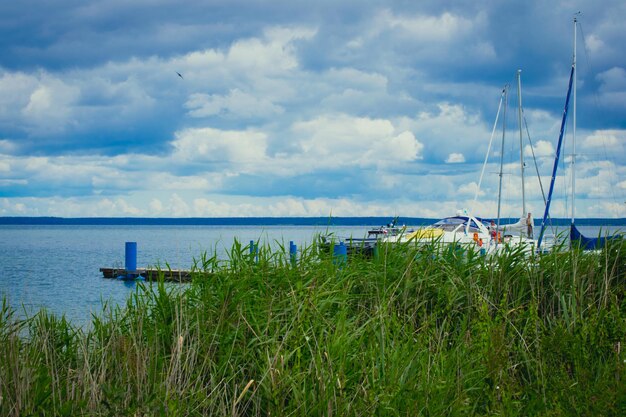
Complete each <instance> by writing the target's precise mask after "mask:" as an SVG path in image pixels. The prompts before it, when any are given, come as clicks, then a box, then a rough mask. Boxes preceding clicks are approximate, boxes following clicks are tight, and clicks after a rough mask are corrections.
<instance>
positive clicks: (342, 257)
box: [333, 242, 348, 265]
mask: <svg viewBox="0 0 626 417" xmlns="http://www.w3.org/2000/svg"><path fill="white" fill-rule="evenodd" d="M347 261H348V247H347V246H346V244H345V243H343V242H340V243H339V244H338V245H337V244H335V246H334V247H333V262H334V263H335V264H336V265H343V264H344V263H346V262H347Z"/></svg>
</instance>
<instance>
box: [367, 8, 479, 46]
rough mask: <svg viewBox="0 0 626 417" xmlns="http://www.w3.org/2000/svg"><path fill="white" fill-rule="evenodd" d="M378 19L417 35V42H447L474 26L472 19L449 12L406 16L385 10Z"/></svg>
mask: <svg viewBox="0 0 626 417" xmlns="http://www.w3.org/2000/svg"><path fill="white" fill-rule="evenodd" d="M378 19H379V21H380V22H381V24H382V25H384V26H387V27H388V28H390V29H399V30H402V31H405V32H407V34H409V35H410V36H411V37H415V40H416V41H417V42H434V43H440V42H445V41H449V40H450V39H453V38H456V37H460V36H464V35H467V34H469V33H471V31H472V29H473V28H474V25H473V23H472V21H471V20H469V19H467V18H465V17H463V16H458V15H455V14H452V13H448V12H444V13H442V14H441V15H439V16H429V15H416V16H405V15H395V14H393V13H392V12H391V11H389V10H385V11H383V12H381V13H380V14H379V16H378Z"/></svg>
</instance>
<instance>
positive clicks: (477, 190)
mask: <svg viewBox="0 0 626 417" xmlns="http://www.w3.org/2000/svg"><path fill="white" fill-rule="evenodd" d="M505 90H506V86H504V88H503V89H502V93H501V94H500V104H498V111H497V113H496V120H495V121H494V122H493V129H491V137H490V139H489V146H488V147H487V154H486V155H485V162H483V168H482V169H481V170H480V178H479V179H478V187H477V189H476V194H475V195H474V201H473V202H472V207H471V211H472V212H473V211H474V204H476V200H478V194H479V193H480V186H481V184H482V182H483V175H484V174H485V167H486V166H487V161H488V160H489V153H490V152H491V144H492V143H493V137H494V135H495V133H496V128H497V127H498V118H499V117H500V110H501V109H502V101H503V100H504V92H505Z"/></svg>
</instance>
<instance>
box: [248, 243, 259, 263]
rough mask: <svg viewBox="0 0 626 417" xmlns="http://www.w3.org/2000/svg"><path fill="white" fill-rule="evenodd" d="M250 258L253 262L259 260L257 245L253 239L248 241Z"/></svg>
mask: <svg viewBox="0 0 626 417" xmlns="http://www.w3.org/2000/svg"><path fill="white" fill-rule="evenodd" d="M250 258H251V259H252V260H253V261H254V262H259V245H255V243H254V240H251V241H250Z"/></svg>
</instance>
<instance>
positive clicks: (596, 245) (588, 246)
mask: <svg viewBox="0 0 626 417" xmlns="http://www.w3.org/2000/svg"><path fill="white" fill-rule="evenodd" d="M569 238H570V242H571V243H572V246H575V245H578V246H579V247H580V248H581V249H583V250H593V249H602V248H603V247H605V246H606V244H607V242H608V241H610V240H615V239H621V236H620V235H613V236H606V237H600V236H599V237H585V236H584V235H583V234H582V233H580V230H578V229H577V228H576V226H575V225H574V224H572V226H571V227H570V231H569Z"/></svg>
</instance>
